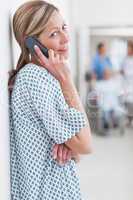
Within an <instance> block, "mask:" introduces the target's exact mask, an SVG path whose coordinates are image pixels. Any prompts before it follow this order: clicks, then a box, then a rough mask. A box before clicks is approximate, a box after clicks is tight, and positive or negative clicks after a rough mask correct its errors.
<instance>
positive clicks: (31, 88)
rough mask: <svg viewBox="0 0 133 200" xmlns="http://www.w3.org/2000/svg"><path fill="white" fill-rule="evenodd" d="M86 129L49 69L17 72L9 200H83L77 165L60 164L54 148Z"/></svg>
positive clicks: (30, 67)
mask: <svg viewBox="0 0 133 200" xmlns="http://www.w3.org/2000/svg"><path fill="white" fill-rule="evenodd" d="M85 125H86V118H85V116H84V114H83V113H82V112H80V111H78V110H76V109H75V108H72V107H69V106H68V104H67V103H66V101H65V99H64V96H63V93H62V90H61V87H60V84H59V82H58V80H56V79H55V78H54V76H52V75H51V74H50V73H49V72H48V71H47V70H46V69H45V68H42V67H40V66H38V65H36V64H33V63H28V64H26V65H25V66H24V67H23V68H22V69H21V70H20V71H19V73H18V74H17V77H16V80H15V85H14V89H13V92H12V95H11V98H10V149H11V156H10V162H11V200H81V199H82V197H81V192H80V187H79V178H78V175H77V172H76V164H75V161H74V160H73V159H71V160H70V161H68V162H67V163H66V164H64V165H60V164H59V163H58V162H57V161H56V160H54V159H53V156H52V149H53V146H54V145H55V144H61V143H64V142H66V141H67V140H68V139H70V138H71V137H72V136H74V135H76V134H77V133H78V132H79V131H80V129H81V128H83V127H85Z"/></svg>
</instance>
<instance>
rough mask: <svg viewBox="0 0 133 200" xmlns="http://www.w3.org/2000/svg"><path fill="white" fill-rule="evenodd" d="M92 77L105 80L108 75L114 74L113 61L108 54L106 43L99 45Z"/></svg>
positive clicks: (93, 63)
mask: <svg viewBox="0 0 133 200" xmlns="http://www.w3.org/2000/svg"><path fill="white" fill-rule="evenodd" d="M91 68H92V69H91V71H92V79H96V80H104V79H106V78H107V77H109V76H108V75H109V74H110V76H111V74H112V63H111V61H110V59H109V57H108V56H107V55H106V47H105V44H104V43H99V44H98V45H97V53H96V55H95V57H94V58H93V60H92V66H91Z"/></svg>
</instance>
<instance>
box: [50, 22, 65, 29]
mask: <svg viewBox="0 0 133 200" xmlns="http://www.w3.org/2000/svg"><path fill="white" fill-rule="evenodd" d="M64 24H66V23H65V22H63V23H62V26H63V25H64ZM55 29H57V30H59V29H60V27H59V26H55V27H52V28H51V29H50V30H49V31H52V30H55Z"/></svg>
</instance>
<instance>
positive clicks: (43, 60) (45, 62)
mask: <svg viewBox="0 0 133 200" xmlns="http://www.w3.org/2000/svg"><path fill="white" fill-rule="evenodd" d="M34 50H35V52H36V54H37V56H38V60H39V61H40V62H41V64H43V65H45V66H46V67H48V66H49V60H48V58H47V57H46V56H44V54H43V53H42V51H41V50H40V48H39V47H38V46H36V45H35V46H34Z"/></svg>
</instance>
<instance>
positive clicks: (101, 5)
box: [73, 0, 133, 26]
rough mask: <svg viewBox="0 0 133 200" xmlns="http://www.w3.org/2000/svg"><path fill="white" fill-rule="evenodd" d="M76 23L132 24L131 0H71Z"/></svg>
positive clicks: (132, 2)
mask: <svg viewBox="0 0 133 200" xmlns="http://www.w3.org/2000/svg"><path fill="white" fill-rule="evenodd" d="M73 2H74V7H73V12H74V14H73V15H74V22H75V24H76V25H93V26H95V25H133V12H132V8H133V1H132V0H100V1H97V0H93V1H91V0H84V1H83V0H73Z"/></svg>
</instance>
